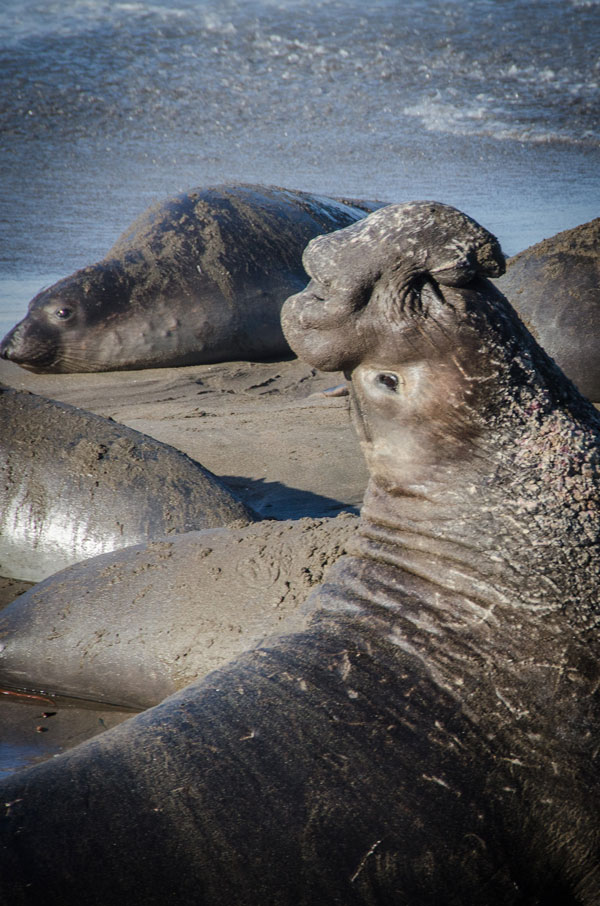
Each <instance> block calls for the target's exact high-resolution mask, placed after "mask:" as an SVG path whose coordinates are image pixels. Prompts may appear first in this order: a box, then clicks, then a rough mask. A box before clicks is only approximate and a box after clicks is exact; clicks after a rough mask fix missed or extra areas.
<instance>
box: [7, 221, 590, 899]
mask: <svg viewBox="0 0 600 906" xmlns="http://www.w3.org/2000/svg"><path fill="white" fill-rule="evenodd" d="M306 263H307V267H308V269H309V271H310V273H311V274H312V276H313V281H312V282H311V284H310V286H309V287H308V289H307V290H306V292H305V293H302V294H301V295H300V296H299V297H296V298H295V299H294V300H293V301H292V302H289V303H288V304H287V305H286V311H285V314H284V322H285V324H286V330H287V331H288V333H289V336H290V340H291V342H292V343H293V345H294V347H296V348H297V351H298V352H299V353H301V354H302V355H303V356H306V357H307V358H308V359H309V361H312V362H313V364H315V365H316V364H317V362H318V363H319V364H320V366H321V367H331V368H333V369H338V368H339V367H340V365H342V367H344V368H345V369H346V370H347V371H348V373H349V374H350V376H351V381H352V394H353V397H354V400H355V404H356V422H357V426H358V430H359V432H360V436H361V439H362V443H363V448H364V451H365V454H366V457H367V461H368V464H369V470H370V474H371V478H370V483H369V487H368V490H367V493H366V497H365V502H364V507H363V511H362V516H361V521H360V525H359V527H358V530H357V532H356V535H355V536H354V542H353V545H352V550H351V552H349V554H348V555H347V556H345V557H342V558H340V559H339V560H338V561H337V563H336V564H335V565H334V566H333V567H332V569H330V570H329V572H328V575H327V577H326V579H325V581H324V583H323V584H322V585H321V586H320V587H319V588H318V590H316V591H315V592H314V593H313V594H312V595H311V599H312V606H313V607H314V608H315V614H314V616H313V618H312V621H311V623H310V625H309V626H308V627H307V628H306V629H305V630H303V631H301V632H298V633H294V634H292V635H289V636H282V637H280V638H279V639H278V640H276V641H274V642H272V643H270V644H269V645H268V646H264V647H260V648H257V649H256V650H253V651H251V652H248V653H247V654H245V655H242V656H240V657H238V658H237V659H236V660H235V661H233V662H232V663H231V664H230V665H228V666H226V667H224V668H223V669H220V670H218V671H216V672H214V673H212V674H211V675H210V676H208V677H206V678H205V679H203V680H201V681H200V682H198V683H196V684H194V685H192V686H190V687H188V688H187V689H186V690H184V691H183V692H181V693H178V694H177V695H175V696H172V697H171V698H169V699H167V700H166V701H165V702H163V703H162V704H161V705H159V706H157V707H156V708H153V709H150V710H149V711H147V712H145V713H144V714H141V715H139V716H136V717H134V718H133V719H132V720H130V721H126V722H125V723H123V724H121V725H120V726H119V727H117V728H116V729H114V730H111V731H109V732H107V733H105V734H103V735H101V736H99V737H96V739H95V740H92V741H90V742H88V743H85V744H84V745H82V746H80V747H78V748H76V749H74V750H72V751H71V752H68V753H66V754H64V755H61V756H59V757H57V758H55V759H53V760H52V761H51V762H47V763H45V764H43V765H41V766H38V767H35V768H32V769H29V770H27V771H23V772H22V773H20V774H17V775H15V776H14V777H13V778H12V779H10V780H9V781H7V782H5V783H3V784H2V786H1V788H0V789H1V792H2V801H3V802H4V803H6V807H5V813H6V814H5V818H4V821H3V825H2V827H3V838H2V848H1V849H0V885H1V889H2V899H1V902H2V903H6V904H9V903H10V906H16V904H28V903H30V904H34V903H35V904H38V903H40V902H43V903H45V904H59V903H60V906H74V904H80V903H83V902H85V903H86V904H90V906H94V904H103V906H108V904H112V903H117V904H125V903H127V904H142V903H143V904H144V906H148V904H165V903H187V902H193V903H203V904H211V906H215V904H219V906H221V904H230V903H236V904H244V906H250V904H252V906H255V904H257V903H261V904H279V906H282V904H290V906H291V904H295V906H296V904H310V906H316V904H323V903H338V904H344V906H355V904H374V903H378V904H407V903H410V904H411V906H439V904H440V903H445V904H446V903H447V904H452V906H458V904H460V906H473V904H485V906H517V904H520V906H522V904H532V906H533V904H542V903H544V904H550V903H553V904H559V903H560V904H561V906H562V904H565V906H566V904H570V906H574V904H579V906H582V904H585V906H592V904H594V906H595V904H597V903H598V902H600V862H599V850H600V817H599V816H600V801H599V800H600V783H599V780H598V764H597V761H598V739H599V733H600V715H599V712H598V704H597V690H598V686H599V684H600V651H599V650H598V648H599V646H598V641H597V638H598V635H597V630H598V622H599V619H600V615H599V613H598V603H597V587H598V577H599V573H600V545H599V538H600V510H599V495H598V491H599V489H600V455H599V453H600V448H599V440H600V420H599V418H598V415H597V414H596V412H595V410H594V409H593V407H592V406H591V404H590V403H589V402H588V401H586V400H585V399H584V398H582V397H581V396H580V395H579V393H578V392H577V390H576V389H575V387H574V386H573V384H572V383H571V382H570V381H568V380H567V379H565V378H564V376H563V375H562V374H561V373H560V372H559V370H558V369H557V367H556V366H555V365H554V363H553V362H552V361H551V360H550V359H549V358H548V357H547V355H546V354H545V353H544V352H543V350H542V349H541V348H540V347H539V346H537V344H536V343H535V341H534V340H533V339H532V337H531V336H530V335H529V334H528V332H527V331H526V329H525V328H524V327H523V326H522V324H521V323H520V321H519V320H518V318H517V317H516V316H515V314H514V312H513V311H512V309H511V308H510V306H509V304H508V303H507V301H506V300H505V299H504V297H502V296H501V295H500V293H499V292H498V291H497V290H496V289H495V288H494V287H493V286H492V285H491V284H490V283H489V282H487V281H486V280H485V279H484V275H489V276H496V275H498V273H499V272H500V270H501V268H502V257H501V253H500V250H499V249H498V246H497V243H495V242H494V240H493V238H492V237H491V236H489V234H486V233H485V231H483V230H482V229H481V228H479V227H477V225H476V224H474V223H473V221H471V220H469V219H468V218H466V217H464V216H463V215H461V214H459V213H458V212H456V211H453V210H452V209H449V208H447V207H445V206H443V205H437V204H432V203H423V204H412V205H408V206H398V207H395V206H394V207H393V208H391V209H389V210H388V211H386V212H381V214H380V215H378V214H377V213H376V214H374V215H372V218H370V219H369V221H364V222H363V223H362V224H357V225H356V227H350V228H348V229H347V230H346V231H345V232H343V233H339V234H335V235H334V236H332V237H331V238H324V239H321V240H317V241H316V242H315V244H314V245H311V246H310V247H309V251H308V252H307V255H306ZM344 331H345V334H344ZM328 349H329V353H330V354H329V357H328V354H327V350H328ZM313 353H314V355H313Z"/></svg>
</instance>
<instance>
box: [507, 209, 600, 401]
mask: <svg viewBox="0 0 600 906" xmlns="http://www.w3.org/2000/svg"><path fill="white" fill-rule="evenodd" d="M498 286H499V288H500V290H501V291H502V292H503V293H504V294H505V295H506V296H507V298H508V299H509V300H510V302H511V304H512V305H513V306H514V307H515V308H516V309H517V311H518V312H519V314H520V315H521V317H522V318H523V320H524V321H525V323H526V324H527V326H528V327H529V329H530V330H531V331H532V332H533V334H534V336H535V338H536V339H537V340H539V342H540V343H541V345H542V346H543V347H544V349H545V350H546V351H547V352H548V353H549V354H550V355H551V356H552V358H553V359H555V361H556V362H557V364H558V365H560V367H561V368H562V369H563V370H564V371H565V373H566V374H568V376H569V377H570V378H571V380H572V381H575V383H576V384H577V386H578V388H579V389H580V390H581V392H582V393H583V394H585V395H586V396H587V397H589V398H590V399H591V400H594V402H600V218H597V219H596V220H592V221H591V222H590V223H584V224H582V225H581V226H578V227H575V229H573V230H565V231H564V232H562V233H557V234H556V236H553V237H552V238H551V239H544V241H543V242H538V243H537V245H532V246H531V248H528V249H525V251H523V252H520V253H519V254H518V255H515V256H514V258H510V259H509V261H508V265H507V268H506V273H505V274H504V276H503V277H501V278H500V279H499V280H498Z"/></svg>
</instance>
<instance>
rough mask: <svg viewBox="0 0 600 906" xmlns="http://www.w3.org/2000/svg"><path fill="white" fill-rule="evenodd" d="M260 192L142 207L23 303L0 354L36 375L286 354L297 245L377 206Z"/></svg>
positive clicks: (238, 189) (300, 276)
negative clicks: (282, 315) (102, 252)
mask: <svg viewBox="0 0 600 906" xmlns="http://www.w3.org/2000/svg"><path fill="white" fill-rule="evenodd" d="M381 206H382V205H381V203H378V202H369V201H343V200H341V199H339V200H338V199H334V198H327V197H326V196H320V195H310V194H308V193H306V192H295V191H292V190H290V189H280V188H275V187H272V186H251V185H241V186H214V187H209V188H199V189H192V190H191V191H189V192H184V193H182V194H181V195H177V196H175V197H174V198H169V199H167V200H166V201H164V202H161V203H160V204H158V205H156V206H154V207H152V208H150V209H149V210H147V211H145V212H144V213H143V214H142V215H141V216H140V217H139V218H138V219H137V220H136V221H135V223H133V224H132V225H131V226H130V227H129V229H128V230H126V231H125V233H123V235H122V236H121V237H120V239H119V240H118V241H117V243H116V244H115V245H114V246H113V247H112V249H111V250H110V251H109V252H108V254H107V256H106V258H104V259H103V260H102V261H99V262H98V263H97V264H93V265H91V266H90V267H85V268H83V269H82V270H79V271H77V272H76V273H75V274H72V275H71V276H70V277H66V278H65V279H63V280H60V281H59V282H58V283H55V284H54V286H51V287H50V288H49V289H45V290H43V291H42V292H40V293H38V295H37V296H36V297H35V298H34V299H32V301H31V302H30V304H29V311H28V313H27V315H26V316H25V318H24V319H23V320H22V321H20V322H19V324H17V325H16V326H15V327H14V328H13V329H12V330H11V331H10V333H9V334H7V336H6V337H5V338H4V340H3V341H2V343H1V344H0V355H2V356H3V357H4V358H7V359H11V360H12V361H13V362H16V363H17V364H19V365H22V366H23V367H24V368H29V369H31V370H33V371H46V372H51V371H53V372H76V371H113V370H121V369H136V368H161V367H166V366H171V365H195V364H200V363H205V362H219V361H235V360H237V359H250V360H260V359H269V358H276V357H278V356H285V355H289V354H290V350H289V347H288V345H287V343H286V341H285V338H284V336H283V334H282V332H281V324H280V320H279V312H280V310H281V306H282V304H283V302H284V301H285V299H286V298H287V296H289V295H290V293H293V292H297V291H298V290H299V289H301V288H302V287H303V286H305V284H306V282H307V277H306V274H305V272H304V270H303V268H302V252H303V250H304V247H305V246H306V243H307V242H308V241H309V240H310V239H312V238H313V237H314V236H317V235H318V234H320V233H327V232H331V230H337V229H339V228H340V227H344V226H347V225H348V224H350V223H353V222H354V221H355V220H358V219H359V218H361V217H364V216H365V214H367V213H369V212H370V211H373V210H375V209H377V208H379V207H381Z"/></svg>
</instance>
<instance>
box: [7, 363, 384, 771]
mask: <svg viewBox="0 0 600 906" xmlns="http://www.w3.org/2000/svg"><path fill="white" fill-rule="evenodd" d="M0 383H3V384H6V385H8V386H11V387H15V388H16V389H18V390H29V391H31V392H33V393H38V394H40V395H42V396H45V397H48V398H50V399H55V400H59V401H61V402H66V403H70V404H71V405H74V406H79V407H81V408H84V409H87V410H89V411H91V412H95V413H97V414H99V415H103V416H106V417H110V418H113V419H114V420H115V421H117V422H120V423H122V424H124V425H127V426H129V427H131V428H134V429H135V430H137V431H141V432H143V433H145V434H148V435H150V436H151V437H155V438H156V439H158V440H160V441H163V442H164V443H168V444H171V445H172V446H174V447H176V448H177V449H179V450H181V451H183V452H184V453H187V455H188V456H191V457H192V458H193V459H195V460H197V461H198V462H200V463H201V464H202V465H203V466H205V467H207V468H208V469H210V470H211V471H212V472H214V473H215V474H216V475H218V476H219V477H220V478H222V480H223V481H224V482H225V483H226V484H227V485H228V486H229V487H230V488H231V489H232V490H233V491H234V492H235V493H236V494H237V495H238V496H239V497H240V498H241V499H242V500H243V501H244V502H245V503H247V504H249V505H250V506H252V507H253V508H254V509H255V511H256V512H257V514H258V515H259V516H261V517H263V518H270V519H298V518H301V517H303V516H319V517H320V516H335V515H336V514H337V513H339V512H343V511H349V512H357V511H358V508H359V506H360V503H361V501H362V497H363V493H364V489H365V486H366V482H367V472H366V468H365V465H364V461H363V458H362V454H361V451H360V447H359V444H358V441H357V439H356V435H355V433H354V430H353V429H352V426H351V423H350V413H349V399H348V397H347V396H344V395H337V394H336V395H329V394H326V393H325V392H324V391H327V390H328V389H330V388H332V387H336V386H338V385H341V384H343V383H344V379H343V375H341V374H324V373H321V372H317V371H315V369H313V368H310V366H308V365H306V364H304V363H302V362H299V361H297V360H296V359H290V360H288V361H283V362H270V363H251V362H228V363H223V364H216V365H200V366H190V367H187V368H164V369H153V370H147V371H130V372H107V373H100V374H69V375H43V374H32V373H30V372H27V371H25V370H23V369H22V368H19V367H18V366H17V365H14V364H12V363H11V362H7V361H4V360H0ZM39 442H40V445H43V442H44V439H43V437H40V439H39ZM29 587H31V583H25V582H18V581H17V580H15V579H0V606H4V605H5V604H7V603H9V602H10V601H11V600H13V599H14V598H15V597H16V596H17V595H19V594H21V593H22V592H24V591H25V590H26V589H27V588H29ZM49 712H56V713H55V714H53V716H52V717H50V718H43V717H42V715H43V714H44V713H49ZM130 713H131V712H127V711H122V710H107V709H106V707H105V706H100V705H98V706H97V707H94V706H93V705H91V704H89V703H87V704H85V705H83V706H80V705H79V704H78V703H77V702H74V701H72V700H71V701H66V700H58V699H54V698H53V697H51V696H50V698H49V700H48V701H43V700H38V699H27V698H19V697H18V696H15V695H13V694H7V693H6V692H4V693H2V691H1V690H0V727H1V730H0V774H2V773H7V772H10V771H14V770H18V769H20V768H21V767H23V766H25V765H27V764H32V763H35V762H37V761H41V760H44V759H45V758H50V757H52V756H54V755H55V754H58V753H59V752H60V751H64V750H65V749H66V748H69V747H71V746H72V745H75V744H77V743H78V742H80V741H82V740H84V739H86V738H88V737H89V736H92V735H95V734H96V733H98V732H101V731H102V730H104V729H106V728H107V727H109V726H114V725H115V724H117V723H119V722H121V721H122V720H125V719H126V718H127V717H128V716H130ZM39 727H43V729H38V728H39Z"/></svg>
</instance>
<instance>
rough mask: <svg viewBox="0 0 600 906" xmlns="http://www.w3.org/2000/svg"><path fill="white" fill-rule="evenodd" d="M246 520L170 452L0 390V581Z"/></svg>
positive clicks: (78, 414) (193, 466)
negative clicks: (177, 534)
mask: <svg viewBox="0 0 600 906" xmlns="http://www.w3.org/2000/svg"><path fill="white" fill-rule="evenodd" d="M253 519H254V515H253V514H252V513H251V511H250V510H249V509H248V508H247V507H246V506H244V504H242V503H241V502H240V501H239V500H238V499H237V498H236V497H235V495H234V494H233V493H232V492H231V491H229V490H228V489H227V488H226V487H225V485H224V484H223V483H222V482H221V481H220V479H218V478H217V477H216V475H213V474H212V472H209V471H208V469H205V468H203V467H202V466H201V465H200V464H199V463H197V462H194V461H193V460H192V459H190V458H189V457H188V456H186V455H185V454H184V453H181V452H180V451H179V450H175V449H174V448H173V447H170V446H169V445H168V444H163V443H161V442H160V441H158V440H155V439H154V438H151V437H148V436H147V435H145V434H141V433H140V432H139V431H134V430H133V429H131V428H126V427H125V425H119V424H117V423H116V422H113V421H112V420H111V419H108V418H103V417H102V416H100V415H94V414H92V413H91V412H86V411H85V410H83V409H77V408H76V407H75V406H70V405H68V404H66V403H58V402H56V401H54V400H49V399H45V398H44V397H42V396H38V395H37V394H34V393H24V392H22V391H19V390H12V389H9V388H8V387H2V386H1V385H0V575H3V576H13V577H15V578H19V579H26V580H29V581H33V582H38V581H40V580H41V579H44V578H46V576H49V575H51V574H52V573H55V572H57V571H58V570H60V569H63V568H64V567H66V566H69V565H70V564H71V563H75V562H77V561H79V560H84V559H86V558H88V557H93V556H95V555H96V554H101V553H104V552H106V551H112V550H115V549H117V548H121V547H126V546H128V545H131V544H139V543H141V542H144V541H150V540H152V539H156V538H161V537H162V536H163V535H169V534H172V533H174V532H186V531H193V530H198V529H205V528H213V527H216V526H221V525H228V524H233V523H238V524H239V523H241V524H245V523H248V522H250V521H252V520H253ZM48 631H49V632H51V627H48ZM41 647H42V648H43V644H42V645H41Z"/></svg>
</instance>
